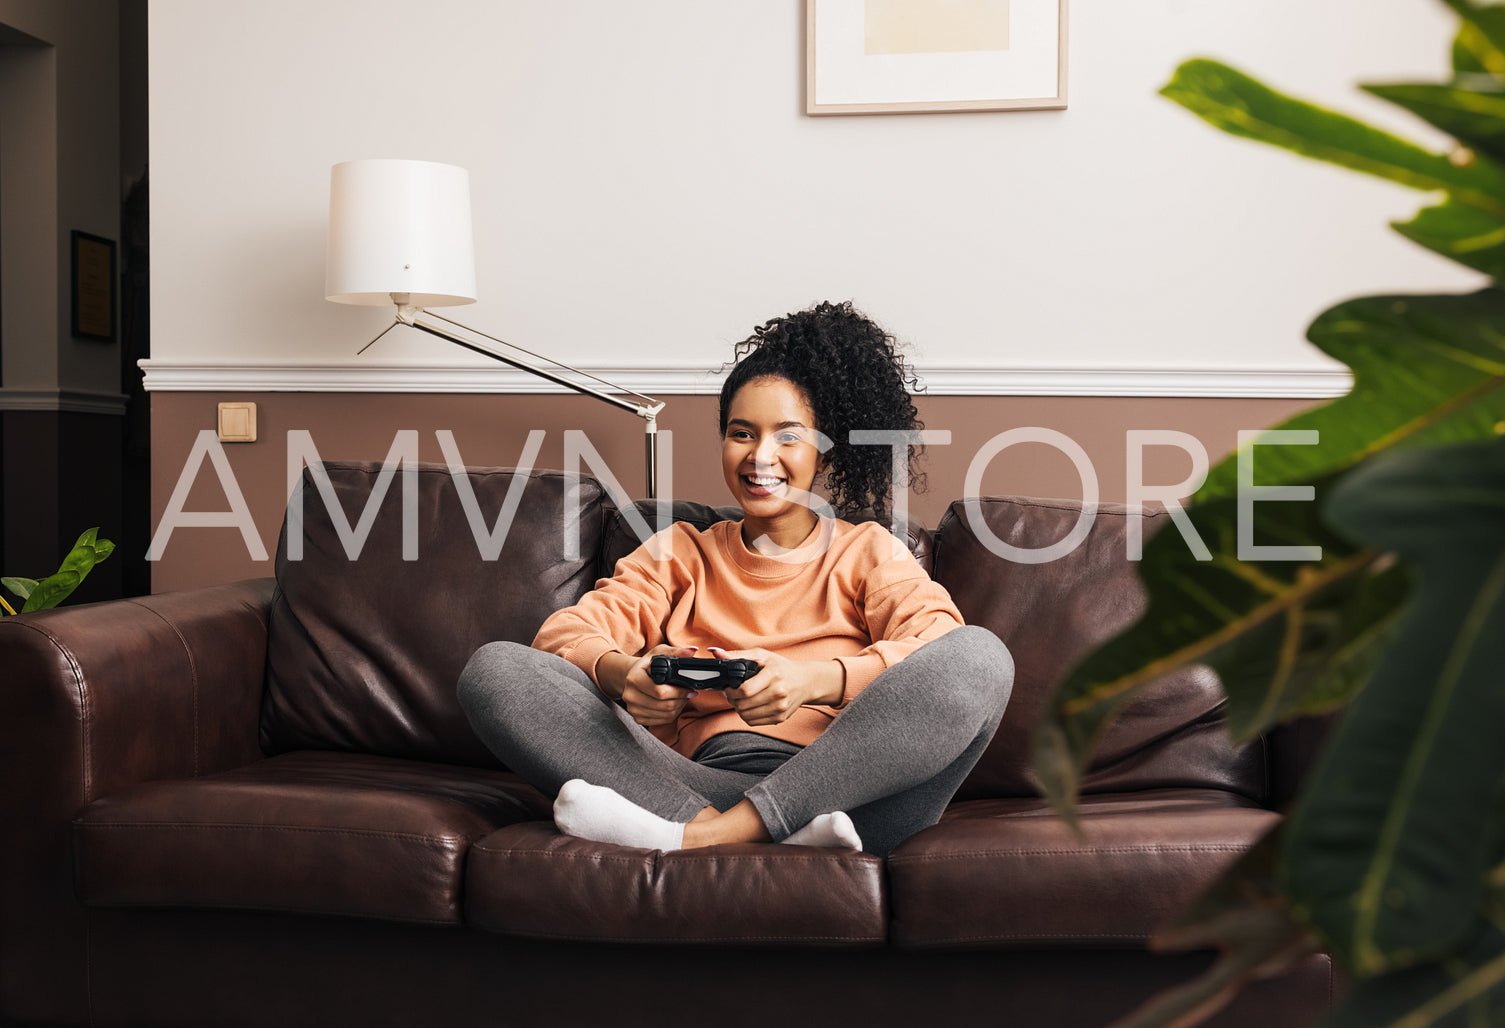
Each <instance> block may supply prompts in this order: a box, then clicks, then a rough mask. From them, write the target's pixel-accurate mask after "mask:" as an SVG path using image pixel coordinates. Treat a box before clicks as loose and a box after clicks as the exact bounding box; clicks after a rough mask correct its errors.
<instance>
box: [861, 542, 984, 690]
mask: <svg viewBox="0 0 1505 1028" xmlns="http://www.w3.org/2000/svg"><path fill="white" fill-rule="evenodd" d="M859 599H860V602H861V604H862V613H863V617H864V619H865V620H866V621H867V627H868V633H869V636H870V637H871V638H872V640H873V641H872V644H871V645H869V646H866V647H864V648H863V649H862V650H859V651H858V652H857V653H854V654H852V655H851V656H849V657H838V658H836V659H837V660H839V661H840V662H841V664H842V666H843V667H845V669H846V689H845V691H844V692H843V693H842V697H841V703H840V704H838V706H842V707H844V706H846V705H847V704H848V703H850V702H852V699H853V697H855V696H856V695H857V694H858V693H860V692H861V691H862V690H863V689H864V688H866V687H867V684H868V683H869V682H871V681H872V680H873V679H874V678H877V677H878V675H879V674H880V673H881V672H882V671H884V670H885V669H887V668H890V667H892V666H893V665H895V664H897V663H898V662H899V661H901V660H903V659H904V658H905V657H907V656H909V655H910V654H911V653H913V652H914V651H915V650H917V649H919V648H920V647H921V646H923V645H925V644H926V643H928V642H930V641H931V640H932V639H939V638H940V637H941V636H943V635H945V634H946V633H947V632H949V631H951V630H952V629H953V628H957V627H959V626H960V625H961V624H962V616H961V613H960V612H959V611H958V610H957V609H956V604H955V603H953V602H952V601H951V594H950V593H948V592H946V590H945V588H944V587H943V586H941V585H940V584H939V583H937V582H935V581H934V580H932V579H931V577H930V576H929V575H927V574H926V573H925V570H924V569H923V568H921V567H920V565H919V563H918V562H917V561H916V560H915V559H914V558H913V557H912V556H910V555H909V554H908V553H905V554H904V555H903V557H895V558H891V559H887V560H883V561H881V562H879V563H878V564H877V565H876V566H875V567H874V568H873V569H872V571H870V572H869V573H868V574H867V575H866V576H865V578H864V579H863V583H862V589H861V595H860V597H859Z"/></svg>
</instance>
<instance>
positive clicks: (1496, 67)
mask: <svg viewBox="0 0 1505 1028" xmlns="http://www.w3.org/2000/svg"><path fill="white" fill-rule="evenodd" d="M1443 2H1444V3H1446V4H1447V5H1448V6H1449V7H1451V8H1452V9H1453V10H1454V11H1456V12H1457V14H1458V16H1459V17H1460V18H1462V19H1463V22H1462V24H1461V25H1460V26H1459V28H1458V35H1457V37H1456V39H1455V40H1454V42H1453V70H1454V71H1456V72H1459V73H1461V74H1464V75H1467V74H1470V73H1477V72H1487V73H1489V74H1491V75H1496V76H1505V8H1502V7H1501V6H1500V5H1499V4H1489V5H1487V6H1484V7H1480V6H1478V5H1476V4H1473V3H1470V2H1469V0H1443Z"/></svg>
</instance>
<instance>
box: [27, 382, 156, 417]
mask: <svg viewBox="0 0 1505 1028" xmlns="http://www.w3.org/2000/svg"><path fill="white" fill-rule="evenodd" d="M125 403H126V396H125V394H124V393H97V392H90V391H87V390H82V389H11V388H7V387H0V411H38V412H43V413H48V412H51V413H61V414H110V415H114V416H116V417H120V416H121V415H123V414H125Z"/></svg>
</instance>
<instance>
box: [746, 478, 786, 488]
mask: <svg viewBox="0 0 1505 1028" xmlns="http://www.w3.org/2000/svg"><path fill="white" fill-rule="evenodd" d="M747 480H748V481H749V482H751V483H752V484H753V485H755V486H759V487H760V488H763V489H772V488H773V487H774V486H776V485H782V484H783V482H784V480H783V479H782V478H764V477H760V476H758V475H748V476H747Z"/></svg>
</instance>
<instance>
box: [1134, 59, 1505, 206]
mask: <svg viewBox="0 0 1505 1028" xmlns="http://www.w3.org/2000/svg"><path fill="white" fill-rule="evenodd" d="M1160 92H1161V95H1163V96H1166V97H1168V98H1169V99H1171V100H1174V101H1176V102H1177V103H1179V104H1181V105H1182V106H1183V107H1185V108H1187V109H1188V110H1190V111H1191V112H1192V113H1194V114H1196V115H1198V116H1199V117H1201V118H1203V119H1204V120H1206V121H1208V122H1210V123H1211V124H1213V125H1216V126H1217V127H1218V128H1220V129H1222V130H1223V131H1225V132H1229V133H1232V134H1233V135H1236V136H1243V137H1245V138H1247V139H1254V140H1258V141H1260V142H1262V143H1270V144H1272V145H1274V146H1278V147H1281V148H1282V149H1286V150H1290V151H1291V152H1293V153H1297V154H1300V155H1302V156H1303V157H1310V158H1313V159H1314V160H1320V161H1326V162H1328V163H1330V164H1337V165H1340V166H1342V167H1345V168H1350V169H1352V170H1354V171H1361V172H1363V173H1365V174H1367V175H1375V176H1378V177H1380V178H1383V179H1388V180H1389V181H1391V182H1396V183H1399V184H1401V185H1404V186H1410V187H1411V188H1413V189H1423V190H1445V191H1446V192H1448V193H1449V194H1451V195H1452V197H1453V199H1455V200H1457V201H1459V202H1460V203H1465V204H1468V205H1469V206H1471V207H1478V208H1480V209H1481V210H1487V211H1492V212H1494V213H1495V214H1498V215H1501V216H1505V172H1502V171H1501V169H1500V168H1499V167H1498V166H1497V165H1495V164H1494V163H1493V162H1492V161H1489V160H1487V159H1485V158H1483V157H1481V158H1479V159H1478V160H1475V161H1474V162H1473V163H1471V164H1468V165H1464V166H1459V165H1455V164H1454V163H1452V162H1451V161H1450V160H1448V158H1447V157H1446V156H1444V155H1441V154H1434V153H1431V152H1430V151H1428V150H1425V149H1423V148H1422V147H1419V146H1417V145H1416V144H1414V143H1409V142H1407V141H1405V140H1403V139H1400V138H1398V137H1396V136H1393V135H1391V134H1389V133H1388V132H1382V131H1380V130H1379V129H1376V128H1372V127H1371V126H1369V125H1366V124H1364V123H1363V122H1361V121H1356V120H1354V119H1353V118H1350V117H1347V116H1346V115H1342V114H1337V113H1334V112H1333V111H1329V110H1326V109H1325V108H1322V107H1317V106H1315V105H1313V104H1309V103H1305V102H1303V101H1300V100H1295V99H1292V98H1291V97H1288V96H1284V95H1282V94H1280V93H1277V92H1275V91H1274V90H1272V89H1270V88H1268V87H1267V86H1264V85H1261V84H1260V83H1259V82H1256V81H1255V80H1254V79H1252V78H1250V77H1249V76H1247V75H1245V74H1243V73H1242V72H1239V71H1235V70H1234V69H1233V68H1230V67H1228V66H1227V65H1224V64H1219V63H1218V62H1216V61H1209V60H1191V61H1187V62H1186V63H1185V64H1182V65H1181V66H1180V67H1179V68H1177V69H1176V73H1175V75H1174V76H1173V77H1172V78H1171V81H1170V82H1169V83H1167V84H1166V86H1165V87H1164V88H1163V89H1161V91H1160Z"/></svg>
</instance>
